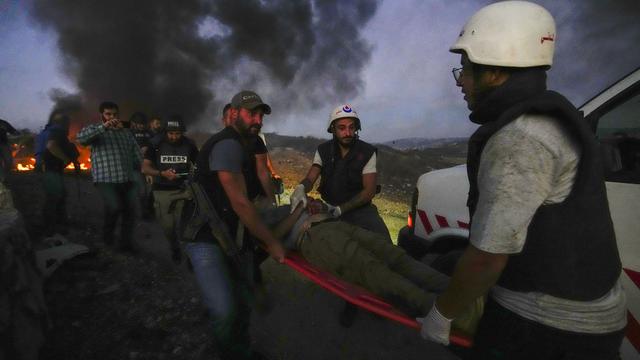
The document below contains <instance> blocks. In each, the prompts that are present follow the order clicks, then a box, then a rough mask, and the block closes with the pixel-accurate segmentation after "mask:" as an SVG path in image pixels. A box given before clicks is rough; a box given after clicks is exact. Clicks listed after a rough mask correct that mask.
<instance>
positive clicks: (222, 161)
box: [209, 139, 246, 173]
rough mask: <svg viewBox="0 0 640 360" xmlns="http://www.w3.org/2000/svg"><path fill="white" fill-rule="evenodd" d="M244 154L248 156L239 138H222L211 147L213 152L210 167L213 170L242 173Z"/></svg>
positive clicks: (210, 156)
mask: <svg viewBox="0 0 640 360" xmlns="http://www.w3.org/2000/svg"><path fill="white" fill-rule="evenodd" d="M244 156H246V155H245V151H244V149H243V148H242V145H241V144H240V143H239V142H238V141H237V140H234V139H224V140H221V141H220V142H218V143H216V144H215V145H214V146H213V149H211V153H210V154H209V169H210V170H211V171H228V172H232V173H242V162H243V160H244Z"/></svg>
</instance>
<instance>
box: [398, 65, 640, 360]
mask: <svg viewBox="0 0 640 360" xmlns="http://www.w3.org/2000/svg"><path fill="white" fill-rule="evenodd" d="M580 110H581V111H582V112H583V113H584V116H585V119H586V120H587V121H588V122H589V124H590V125H591V126H592V129H593V130H594V131H595V135H596V137H597V138H598V140H599V141H600V143H601V146H602V152H603V160H604V163H605V166H606V181H607V182H606V187H607V195H608V198H609V207H610V209H611V217H612V219H613V224H614V229H615V232H616V238H617V241H618V249H619V251H620V257H621V259H622V267H623V272H624V276H623V284H624V287H625V290H626V294H627V303H628V307H629V314H628V326H627V335H626V338H625V339H624V341H623V343H622V347H621V355H622V359H624V360H631V359H636V360H640V325H639V324H638V320H639V319H640V68H638V69H636V70H635V71H633V72H632V73H631V74H629V75H627V76H626V77H624V78H623V79H622V80H620V81H619V82H617V83H616V84H614V85H613V86H611V87H609V88H608V89H606V90H605V91H603V92H602V93H600V94H599V95H597V96H596V97H594V98H593V99H591V100H590V101H588V102H587V103H586V104H584V105H583V106H582V107H580ZM468 190H469V182H468V180H467V168H466V166H464V165H461V166H456V167H453V168H448V169H442V170H436V171H432V172H429V173H426V174H423V175H422V176H420V178H419V179H418V183H417V185H416V190H415V193H414V196H413V199H412V204H411V210H410V213H409V219H408V225H407V226H406V227H404V228H403V229H401V230H400V233H399V234H398V245H399V246H401V247H403V248H405V249H406V250H407V251H408V252H409V253H410V254H411V255H413V256H414V257H416V258H423V257H426V260H425V261H427V260H428V261H429V262H430V263H431V264H432V265H433V266H434V267H436V268H439V269H441V270H442V271H445V272H450V271H452V270H453V266H454V265H455V262H456V261H457V258H458V257H459V255H460V254H461V252H462V249H463V248H464V247H465V246H466V245H467V244H468V238H469V212H468V209H467V206H466V200H467V192H468Z"/></svg>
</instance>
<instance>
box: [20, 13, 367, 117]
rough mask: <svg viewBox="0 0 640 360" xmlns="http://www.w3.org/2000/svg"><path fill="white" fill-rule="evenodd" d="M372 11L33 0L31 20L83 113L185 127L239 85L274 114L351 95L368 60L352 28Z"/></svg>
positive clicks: (213, 110) (214, 110)
mask: <svg viewBox="0 0 640 360" xmlns="http://www.w3.org/2000/svg"><path fill="white" fill-rule="evenodd" d="M377 7H378V1H377V0H354V1H339V0H327V1H325V0H298V1H290V0H275V1H262V0H219V1H198V0H180V1H175V0H136V1H130V0H111V1H97V0H86V1H77V0H34V1H33V7H32V9H31V15H32V17H33V18H34V19H35V20H36V22H37V23H39V24H41V25H42V26H44V27H46V28H50V29H53V30H54V31H55V32H56V33H57V35H58V47H59V49H60V50H61V53H62V56H63V58H62V59H60V62H61V65H62V69H63V71H64V72H65V74H66V75H68V76H69V77H70V78H71V79H73V80H74V81H75V83H76V84H77V87H78V89H79V93H78V94H77V95H76V96H77V97H79V98H80V99H81V103H82V105H83V106H84V107H85V111H89V112H95V111H97V105H98V104H99V103H100V102H101V101H103V100H112V101H116V102H118V103H119V104H120V105H121V113H122V117H127V116H129V115H130V114H131V113H132V112H133V111H138V110H141V111H144V112H147V113H153V114H160V115H164V116H166V115H168V114H172V113H179V114H181V115H182V116H183V118H184V119H185V120H186V121H187V122H188V123H194V122H196V121H198V120H202V119H207V121H211V120H212V118H213V119H215V120H216V121H217V119H218V118H219V115H218V111H219V109H220V105H222V104H224V103H225V102H227V101H228V100H229V99H230V98H231V96H232V95H233V93H235V92H237V91H239V90H241V89H243V88H250V89H255V90H257V91H258V92H259V93H260V94H261V95H262V96H263V97H264V98H265V101H268V102H270V104H271V105H272V107H273V108H274V112H275V113H277V111H278V108H279V107H285V106H286V107H299V108H309V107H311V108H313V107H317V106H319V105H320V104H322V105H326V104H327V103H334V102H340V101H344V100H346V99H350V98H352V97H354V96H355V95H356V94H357V93H358V91H359V90H360V89H361V88H362V86H363V82H362V79H361V75H362V70H363V67H364V65H365V64H366V63H367V61H368V60H369V58H370V56H371V47H370V45H369V44H367V43H366V41H365V40H364V39H363V38H362V37H361V36H360V30H361V29H362V27H363V26H364V25H365V24H367V22H368V21H369V20H370V19H371V17H372V16H373V15H374V14H375V12H376V9H377ZM72 95H73V94H72ZM68 97H69V94H67V95H66V96H58V97H55V96H54V97H52V98H53V100H54V101H56V100H57V99H64V98H68ZM72 97H73V96H72ZM62 105H63V104H58V106H62ZM216 125H217V124H216Z"/></svg>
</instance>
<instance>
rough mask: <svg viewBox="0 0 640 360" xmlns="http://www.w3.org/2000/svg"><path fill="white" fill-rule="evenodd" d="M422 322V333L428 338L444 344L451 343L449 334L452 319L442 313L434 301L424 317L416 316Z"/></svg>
mask: <svg viewBox="0 0 640 360" xmlns="http://www.w3.org/2000/svg"><path fill="white" fill-rule="evenodd" d="M416 320H417V321H418V322H419V323H420V324H422V328H421V329H420V335H422V337H423V338H424V339H426V340H431V341H434V342H437V343H439V344H442V345H449V334H450V333H451V321H453V319H447V318H446V317H444V315H442V314H440V311H438V308H437V307H436V304H435V303H433V307H432V308H431V311H429V313H428V314H427V316H425V317H423V318H416Z"/></svg>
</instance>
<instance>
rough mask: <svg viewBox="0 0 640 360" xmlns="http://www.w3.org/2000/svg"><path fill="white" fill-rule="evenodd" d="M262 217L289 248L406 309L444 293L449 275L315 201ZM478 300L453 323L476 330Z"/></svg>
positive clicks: (425, 306)
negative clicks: (331, 214) (335, 218)
mask: <svg viewBox="0 0 640 360" xmlns="http://www.w3.org/2000/svg"><path fill="white" fill-rule="evenodd" d="M260 212H261V217H262V218H263V220H264V221H265V223H267V224H268V225H269V226H271V228H272V230H273V232H274V235H275V236H276V237H277V238H279V239H281V241H282V242H283V246H284V247H285V248H287V249H288V250H294V251H298V252H299V253H300V254H302V256H303V257H304V258H305V259H306V260H307V261H309V262H310V263H312V264H314V265H315V266H317V267H319V268H321V269H322V270H325V271H328V272H330V273H332V274H333V275H335V276H337V277H339V278H342V279H344V280H346V281H348V282H351V283H353V284H356V285H359V286H361V287H363V288H365V289H367V290H369V291H371V292H372V293H374V294H376V295H378V296H380V297H382V298H384V299H385V300H387V301H389V302H391V303H392V304H394V305H396V306H398V307H399V308H401V309H403V310H404V311H406V312H407V315H409V316H414V317H416V316H418V317H422V316H425V315H426V314H427V313H428V312H429V310H431V307H432V305H433V302H434V301H435V298H436V296H437V293H440V292H442V291H444V289H445V288H446V287H447V284H448V283H449V277H448V276H446V275H444V274H442V273H440V272H438V271H436V270H435V269H433V268H431V267H429V266H427V265H425V264H423V263H421V262H419V261H416V260H415V259H413V258H412V257H411V256H409V255H408V254H407V253H406V252H405V251H404V250H403V249H402V248H400V247H398V246H395V245H393V244H391V243H389V242H387V241H386V240H385V239H383V238H382V236H381V235H380V234H377V233H374V232H371V231H368V230H365V229H362V228H360V227H357V226H354V225H351V224H348V223H346V222H342V221H337V220H334V219H333V218H331V217H330V216H329V215H328V214H327V213H326V204H324V203H323V202H321V201H318V200H311V199H310V201H309V202H308V206H307V208H304V207H303V206H302V205H298V207H297V208H296V209H295V210H294V211H293V212H292V213H291V214H290V207H289V206H288V205H287V206H281V207H278V208H271V209H265V210H261V211H260ZM483 303H484V302H483V299H482V298H480V299H478V300H477V301H476V304H475V305H474V306H473V308H471V309H468V311H467V312H466V314H465V315H464V316H461V317H459V318H457V319H456V320H454V322H453V324H452V325H453V327H455V328H458V329H460V330H462V331H464V332H465V333H468V334H472V333H473V332H474V331H475V327H476V325H477V322H478V320H479V319H480V316H481V315H482V309H483Z"/></svg>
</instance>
